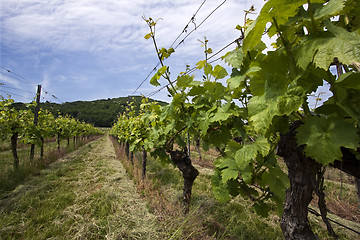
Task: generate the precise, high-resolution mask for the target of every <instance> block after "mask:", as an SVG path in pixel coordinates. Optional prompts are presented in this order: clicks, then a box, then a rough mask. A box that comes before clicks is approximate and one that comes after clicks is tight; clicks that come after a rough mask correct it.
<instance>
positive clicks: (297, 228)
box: [278, 122, 321, 240]
mask: <svg viewBox="0 0 360 240" xmlns="http://www.w3.org/2000/svg"><path fill="white" fill-rule="evenodd" d="M300 124H301V123H300V122H294V123H293V125H292V126H291V127H290V131H289V132H288V133H286V134H282V135H281V137H280V142H279V148H278V155H279V156H281V157H283V159H284V161H285V163H286V165H287V167H288V171H289V172H288V177H289V180H290V188H289V189H287V191H286V195H285V202H284V212H283V215H282V218H281V229H282V231H283V234H284V236H285V239H291V240H295V239H296V240H300V239H302V240H303V239H311V240H312V239H314V240H315V239H317V236H316V235H315V234H314V233H313V231H312V230H311V227H310V225H309V221H308V205H309V203H310V201H311V200H312V194H313V192H314V190H315V188H316V181H317V179H316V174H317V172H318V170H319V169H320V167H321V166H320V164H318V163H317V162H315V160H314V159H311V158H308V157H306V156H305V155H304V153H303V147H302V146H298V145H297V142H296V138H295V135H296V132H295V130H296V128H297V127H299V126H300Z"/></svg>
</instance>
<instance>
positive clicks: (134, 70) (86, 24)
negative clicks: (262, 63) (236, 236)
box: [0, 0, 264, 103]
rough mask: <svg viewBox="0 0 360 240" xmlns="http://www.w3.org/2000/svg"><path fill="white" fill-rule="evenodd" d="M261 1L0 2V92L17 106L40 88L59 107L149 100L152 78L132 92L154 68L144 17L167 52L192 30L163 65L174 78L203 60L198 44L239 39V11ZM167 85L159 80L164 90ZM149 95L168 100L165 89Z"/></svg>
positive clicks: (257, 5)
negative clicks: (121, 99) (133, 98)
mask: <svg viewBox="0 0 360 240" xmlns="http://www.w3.org/2000/svg"><path fill="white" fill-rule="evenodd" d="M221 4H222V5H221ZM263 4H264V0H225V1H224V0H207V1H204V0H131V1H130V0H102V1H99V0H39V1H35V0H16V1H15V0H0V8H1V9H0V12H1V15H0V42H1V48H0V51H1V52H0V66H1V68H0V83H2V84H3V85H1V86H0V95H3V96H6V95H7V94H9V93H10V94H11V96H12V98H13V99H15V100H16V101H22V102H30V101H32V100H33V99H34V96H35V94H36V87H37V85H38V84H40V85H42V89H43V90H42V93H41V96H42V98H41V101H50V102H56V103H63V102H71V101H78V100H81V101H88V100H96V99H107V98H117V97H124V96H128V95H144V96H148V95H149V94H151V93H153V92H154V91H156V90H157V89H158V88H159V87H154V86H152V85H150V83H149V81H150V78H149V79H147V80H146V81H145V82H144V83H143V85H141V87H140V88H139V89H138V90H137V91H135V90H136V89H137V88H138V86H139V85H140V84H141V82H143V81H144V80H145V78H146V77H147V76H148V75H149V73H150V72H151V71H152V70H153V69H154V67H155V66H156V65H157V63H158V60H157V56H156V51H155V49H154V45H153V43H152V41H151V40H146V39H145V38H144V36H145V35H146V34H147V33H149V32H150V30H149V28H148V26H147V24H146V22H145V21H144V20H143V16H145V17H147V18H148V17H151V18H153V19H159V21H158V23H157V25H156V41H157V45H158V46H159V47H160V48H161V47H165V48H169V47H170V46H171V44H172V43H173V42H174V40H175V39H176V37H177V36H179V35H180V34H181V33H182V35H181V36H180V38H179V39H178V40H177V42H176V43H175V45H174V46H176V45H177V44H178V43H179V42H180V41H181V40H182V39H183V38H184V37H185V36H186V34H187V33H189V32H190V31H192V30H193V29H196V30H195V31H194V32H193V33H191V34H190V35H189V36H188V37H187V38H186V39H185V41H184V42H183V43H182V44H180V45H179V46H178V48H176V51H175V53H173V55H172V56H171V57H170V58H169V59H168V60H166V62H165V64H167V65H169V66H170V71H171V78H172V79H176V76H177V75H178V74H179V73H180V72H183V71H184V70H185V68H186V65H190V67H193V66H195V64H196V63H197V62H198V61H200V60H203V59H204V57H205V56H204V49H203V47H202V46H201V45H202V44H201V43H200V42H199V40H203V39H204V37H206V38H207V39H208V40H209V42H208V45H209V47H211V48H212V49H213V51H214V52H217V51H218V50H220V49H222V48H223V47H224V46H226V45H227V44H229V43H230V42H232V41H233V40H235V39H237V38H238V37H239V36H240V32H239V31H238V30H235V27H236V25H238V24H239V25H243V24H244V15H245V13H244V10H247V9H249V8H250V7H251V5H254V6H255V9H256V12H257V13H258V12H259V11H260V9H261V7H262V6H263ZM219 5H221V6H220V7H219V8H218V9H217V10H216V11H215V12H214V13H213V14H212V15H210V16H209V14H210V13H211V12H212V11H213V10H214V9H216V8H217V7H218V6H219ZM200 6H201V8H200V9H199V7H200ZM198 9H199V11H198V12H197V14H196V15H195V18H194V21H193V22H190V24H189V25H188V28H187V31H186V32H183V29H184V27H185V26H186V25H187V24H188V22H189V21H190V20H191V18H192V17H193V16H194V14H195V13H196V11H197V10H198ZM207 16H209V18H208V19H207V20H206V21H205V22H204V23H203V24H202V25H201V26H198V25H200V23H201V22H202V21H203V20H204V19H205V18H206V17H207ZM256 16H257V15H256V14H255V15H251V16H250V17H251V18H253V19H255V18H256ZM235 47H236V45H235V44H233V45H231V46H229V47H228V48H227V49H226V50H225V51H223V52H222V53H221V54H225V53H226V52H227V51H230V50H232V49H234V48H235ZM219 56H221V55H219ZM216 64H220V65H223V66H226V64H225V63H224V62H221V61H219V62H216ZM198 74H200V73H198ZM195 75H196V73H195ZM151 76H152V75H151ZM151 76H150V77H151ZM200 76H201V75H200ZM165 81H166V80H161V81H160V83H161V85H162V86H164V85H165V84H166V82H165ZM152 98H154V99H157V100H162V101H170V99H169V98H168V96H167V92H166V89H164V90H163V91H160V92H158V93H157V94H155V95H153V96H152Z"/></svg>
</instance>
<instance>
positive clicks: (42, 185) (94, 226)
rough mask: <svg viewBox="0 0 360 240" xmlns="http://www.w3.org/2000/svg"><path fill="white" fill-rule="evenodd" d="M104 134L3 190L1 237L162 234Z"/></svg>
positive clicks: (141, 236)
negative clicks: (7, 190)
mask: <svg viewBox="0 0 360 240" xmlns="http://www.w3.org/2000/svg"><path fill="white" fill-rule="evenodd" d="M161 235H162V234H161V231H160V230H159V229H157V219H156V217H155V216H154V215H152V214H151V213H149V212H148V210H147V207H146V204H145V203H144V202H143V201H142V200H141V199H140V197H139V195H138V193H137V192H136V189H135V186H134V184H133V182H132V181H131V180H129V179H128V177H127V175H126V172H125V169H124V168H123V167H122V164H121V163H120V161H119V160H117V159H116V157H115V152H114V149H113V146H112V143H111V141H110V139H109V137H108V136H104V137H102V138H100V139H98V140H96V141H94V142H92V143H89V144H87V145H85V146H83V147H81V148H79V149H78V150H77V151H75V152H73V153H71V154H69V155H67V156H66V157H64V158H62V159H60V160H59V161H57V162H56V163H54V164H52V165H51V166H50V167H49V168H48V169H46V170H44V171H42V172H41V173H40V175H39V176H34V177H31V178H30V179H29V180H27V181H26V182H25V183H24V184H23V185H21V186H18V187H17V188H16V189H15V190H14V191H12V192H9V193H6V194H2V195H0V239H162V236H161Z"/></svg>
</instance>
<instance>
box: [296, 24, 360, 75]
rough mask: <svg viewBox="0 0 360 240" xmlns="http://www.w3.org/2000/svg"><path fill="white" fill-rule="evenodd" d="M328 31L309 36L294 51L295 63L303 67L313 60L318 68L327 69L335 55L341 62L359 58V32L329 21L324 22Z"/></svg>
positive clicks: (350, 61) (345, 62) (346, 62)
mask: <svg viewBox="0 0 360 240" xmlns="http://www.w3.org/2000/svg"><path fill="white" fill-rule="evenodd" d="M326 28H327V29H328V32H326V33H325V34H324V36H323V37H321V38H310V39H309V40H308V41H306V42H305V43H304V45H303V47H302V48H300V49H299V51H297V52H296V54H295V58H296V62H297V65H298V66H299V67H301V68H303V69H305V68H306V67H307V66H308V64H309V63H311V62H313V63H315V65H316V66H317V67H319V68H322V69H324V70H327V69H328V68H329V66H330V64H331V63H332V62H333V61H334V57H337V58H338V59H339V61H340V62H342V63H343V64H352V63H353V62H358V61H359V59H360V34H359V33H357V32H348V31H346V30H345V29H343V28H340V27H337V26H335V25H334V24H332V23H331V22H328V23H327V24H326Z"/></svg>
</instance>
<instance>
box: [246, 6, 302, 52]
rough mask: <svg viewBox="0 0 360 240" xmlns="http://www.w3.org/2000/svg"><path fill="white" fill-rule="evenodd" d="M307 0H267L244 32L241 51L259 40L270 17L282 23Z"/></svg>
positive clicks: (250, 48)
mask: <svg viewBox="0 0 360 240" xmlns="http://www.w3.org/2000/svg"><path fill="white" fill-rule="evenodd" d="M306 3H307V0H292V1H289V0H269V1H267V2H266V3H265V5H264V6H263V8H262V9H261V11H260V15H259V16H258V18H257V19H256V20H255V21H254V22H253V23H252V25H251V26H250V27H249V28H248V29H247V31H246V32H245V39H244V41H243V52H244V53H246V52H247V51H250V50H252V49H253V48H254V47H255V46H256V45H257V44H258V43H259V42H260V40H261V36H262V34H263V33H264V30H265V26H266V24H267V23H268V22H272V18H273V17H276V20H277V22H278V25H283V24H285V23H286V22H287V20H288V18H289V17H293V16H295V15H296V13H297V12H298V9H299V7H300V6H301V5H303V4H306Z"/></svg>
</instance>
